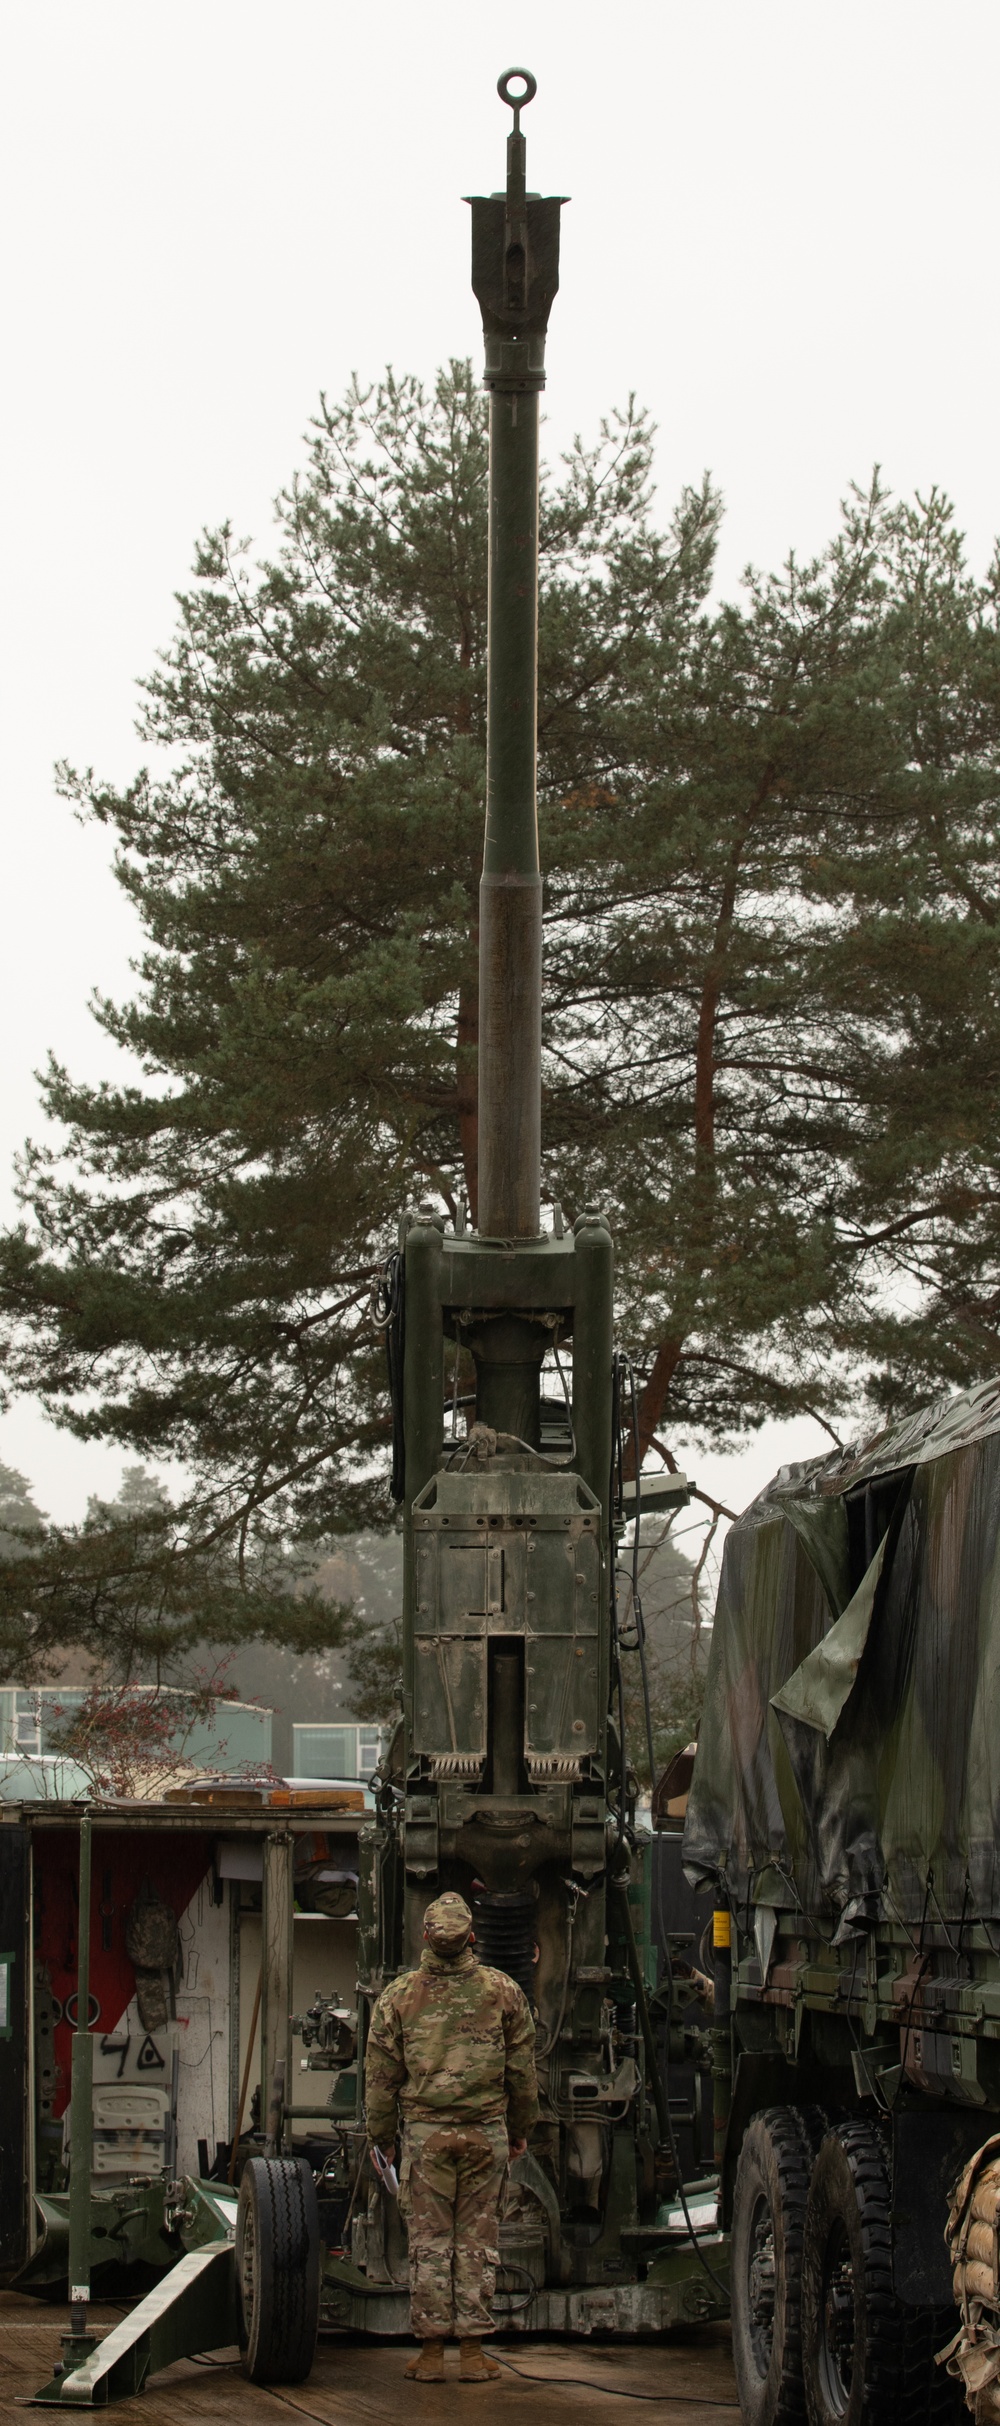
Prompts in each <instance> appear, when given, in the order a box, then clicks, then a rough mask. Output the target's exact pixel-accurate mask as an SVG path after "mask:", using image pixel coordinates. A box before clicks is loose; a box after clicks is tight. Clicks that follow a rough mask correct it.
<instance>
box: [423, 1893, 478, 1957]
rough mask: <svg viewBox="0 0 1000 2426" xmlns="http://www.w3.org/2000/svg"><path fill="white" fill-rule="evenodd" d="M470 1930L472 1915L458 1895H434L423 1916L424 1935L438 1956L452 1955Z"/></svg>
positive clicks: (461, 1944)
mask: <svg viewBox="0 0 1000 2426" xmlns="http://www.w3.org/2000/svg"><path fill="white" fill-rule="evenodd" d="M471 1929H472V1914H471V1912H470V1910H469V1907H468V1904H467V1903H465V1902H464V1901H463V1898H462V1897H461V1896H460V1895H453V1894H448V1895H436V1896H435V1898H434V1902H433V1903H432V1904H428V1906H427V1910H426V1912H425V1914H424V1935H425V1937H426V1938H427V1941H428V1944H429V1945H431V1946H433V1947H434V1948H435V1949H436V1951H437V1952H438V1953H439V1954H454V1952H455V1950H456V1948H457V1947H459V1946H464V1945H465V1942H466V1939H467V1938H468V1936H469V1934H470V1931H471Z"/></svg>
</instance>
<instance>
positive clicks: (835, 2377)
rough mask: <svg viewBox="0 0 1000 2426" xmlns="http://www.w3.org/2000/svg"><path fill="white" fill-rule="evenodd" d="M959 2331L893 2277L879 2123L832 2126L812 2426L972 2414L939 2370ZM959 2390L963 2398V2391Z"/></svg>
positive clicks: (809, 2328)
mask: <svg viewBox="0 0 1000 2426" xmlns="http://www.w3.org/2000/svg"><path fill="white" fill-rule="evenodd" d="M953 2329H954V2320H952V2323H951V2325H949V2323H948V2320H947V2317H946V2316H943V2315H942V2314H941V2313H940V2312H939V2311H935V2310H931V2309H924V2310H920V2309H913V2308H907V2307H906V2306H905V2305H904V2304H903V2302H902V2301H901V2300H898V2299H897V2298H896V2295H895V2292H894V2289H893V2278H892V2191H891V2185H890V2181H889V2171H888V2166H887V2163H886V2158H885V2155H884V2152H883V2149H882V2144H881V2141H880V2140H879V2138H878V2135H877V2133H876V2132H875V2131H874V2130H873V2129H872V2126H871V2124H870V2123H865V2122H847V2123H841V2124H839V2125H838V2128H837V2129H836V2130H835V2131H830V2132H828V2133H827V2136H826V2138H825V2140H824V2141H823V2145H822V2147H821V2149H820V2151H819V2155H818V2156H817V2159H816V2163H815V2165H814V2167H813V2176H812V2182H811V2184H810V2188H809V2202H808V2206H807V2209H806V2224H805V2247H804V2252H803V2264H802V2357H803V2373H804V2377H805V2390H806V2408H807V2412H808V2417H809V2426H886V2421H887V2420H889V2419H890V2418H891V2416H892V2414H893V2411H895V2414H896V2416H897V2417H898V2418H899V2419H900V2420H904V2419H905V2421H906V2426H934V2422H935V2421H940V2426H944V2421H945V2420H946V2419H950V2418H955V2419H957V2418H958V2417H960V2416H961V2415H962V2414H963V2410H962V2396H961V2389H960V2387H959V2386H957V2385H956V2384H954V2383H953V2382H952V2381H951V2379H950V2378H949V2377H948V2376H947V2375H946V2374H945V2371H944V2369H943V2367H935V2365H934V2352H935V2350H936V2349H937V2348H939V2347H940V2344H941V2343H942V2342H943V2341H945V2340H946V2339H947V2338H948V2337H949V2334H950V2332H951V2331H953ZM956 2396H957V2397H956Z"/></svg>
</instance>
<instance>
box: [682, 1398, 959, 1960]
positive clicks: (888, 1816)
mask: <svg viewBox="0 0 1000 2426" xmlns="http://www.w3.org/2000/svg"><path fill="white" fill-rule="evenodd" d="M998 1709H1000V1383H997V1382H989V1383H984V1384H982V1385H981V1386H980V1387H979V1388H978V1389H976V1390H972V1391H967V1392H965V1393H963V1394H962V1395H961V1396H960V1397H953V1398H947V1399H939V1400H937V1401H936V1402H935V1404H934V1405H933V1406H931V1407H928V1408H926V1409H925V1410H924V1411H923V1413H922V1414H920V1415H918V1416H914V1417H912V1418H910V1419H909V1420H908V1421H907V1422H906V1423H904V1424H900V1425H898V1426H897V1427H896V1428H895V1429H894V1430H893V1431H892V1432H890V1433H884V1434H882V1435H881V1436H880V1437H879V1438H878V1439H877V1440H876V1441H875V1442H873V1443H870V1444H868V1445H866V1446H865V1447H864V1448H863V1449H862V1450H860V1451H857V1452H854V1451H851V1452H841V1451H839V1450H838V1451H835V1452H834V1453H833V1455H832V1456H829V1457H826V1458H821V1459H816V1460H815V1461H814V1462H813V1463H811V1464H809V1465H803V1466H790V1467H786V1468H784V1469H783V1470H782V1472H781V1473H780V1474H779V1475H778V1476H777V1477H776V1479H775V1480H774V1482H772V1483H770V1484H769V1485H768V1488H767V1490H766V1491H764V1492H763V1493H762V1494H761V1497H760V1498H759V1499H757V1500H754V1501H753V1502H752V1504H751V1506H750V1507H749V1508H748V1509H747V1511H746V1513H745V1515H743V1516H742V1517H741V1518H740V1520H739V1522H738V1524H735V1525H734V1526H733V1529H732V1532H731V1533H730V1536H729V1539H728V1541H727V1543H726V1549H725V1556H724V1560H723V1567H722V1580H721V1584H720V1589H719V1600H718V1606H717V1610H716V1618H715V1627H714V1631H713V1636H712V1648H711V1654H710V1658H709V1667H708V1678H707V1687H706V1697H705V1711H704V1717H703V1720H702V1727H701V1735H700V1739H699V1746H698V1756H697V1760H696V1762H695V1768H694V1777H693V1781H692V1786H691V1793H690V1799H689V1802H688V1813H687V1823H686V1827H685V1831H684V1864H685V1869H686V1871H687V1874H688V1876H689V1878H691V1879H692V1880H693V1881H694V1880H705V1881H708V1880H713V1881H714V1880H717V1879H720V1878H721V1879H722V1880H723V1881H724V1882H725V1885H726V1887H727V1888H728V1891H729V1895H730V1898H731V1900H732V1902H733V1903H734V1904H735V1905H736V1907H737V1909H739V1908H740V1907H743V1908H746V1907H747V1906H748V1905H752V1904H753V1903H758V1902H760V1903H767V1904H770V1905H774V1906H776V1907H777V1908H778V1909H784V1910H786V1911H789V1912H794V1911H795V1910H796V1909H801V1910H803V1911H804V1912H807V1913H812V1912H817V1913H825V1914H826V1916H827V1917H828V1919H829V1922H830V1926H831V1934H833V1935H837V1934H840V1935H843V1936H848V1935H850V1934H851V1933H852V1931H853V1930H854V1929H855V1928H856V1927H858V1926H859V1925H860V1926H862V1927H863V1926H864V1925H865V1923H866V1922H868V1921H873V1920H875V1919H877V1918H879V1917H880V1916H882V1915H883V1914H884V1915H885V1916H886V1917H893V1916H895V1917H897V1918H902V1919H904V1920H906V1921H908V1922H909V1921H916V1922H918V1923H919V1921H920V1919H921V1917H922V1915H923V1913H924V1912H925V1909H926V1906H927V1901H928V1898H929V1897H930V1898H932V1902H933V1908H934V1909H935V1910H936V1911H937V1912H938V1913H939V1914H941V1915H943V1916H944V1917H945V1918H946V1919H949V1920H955V1921H956V1922H958V1921H961V1920H962V1919H965V1920H968V1921H971V1920H973V1919H977V1918H986V1919H990V1918H993V1919H997V1918H1000V1852H998V1846H1000V1724H998V1717H997V1713H998Z"/></svg>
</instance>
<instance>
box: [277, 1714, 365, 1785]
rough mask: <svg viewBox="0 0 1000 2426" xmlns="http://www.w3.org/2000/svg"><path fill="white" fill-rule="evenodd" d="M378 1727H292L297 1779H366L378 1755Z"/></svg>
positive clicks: (294, 1765)
mask: <svg viewBox="0 0 1000 2426" xmlns="http://www.w3.org/2000/svg"><path fill="white" fill-rule="evenodd" d="M379 1744H380V1737H379V1734H378V1729H377V1728H375V1727H294V1726H293V1728H292V1769H293V1773H294V1775H295V1776H296V1777H331V1778H332V1777H343V1778H362V1779H367V1778H369V1777H370V1776H371V1773H372V1770H373V1769H374V1767H375V1763H376V1761H377V1760H378V1756H379Z"/></svg>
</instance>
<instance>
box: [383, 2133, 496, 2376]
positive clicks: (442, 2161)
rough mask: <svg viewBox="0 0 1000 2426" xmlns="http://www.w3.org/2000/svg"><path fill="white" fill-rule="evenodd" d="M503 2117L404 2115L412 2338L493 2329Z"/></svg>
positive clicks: (403, 2199)
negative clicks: (452, 2119)
mask: <svg viewBox="0 0 1000 2426" xmlns="http://www.w3.org/2000/svg"><path fill="white" fill-rule="evenodd" d="M507 2162H508V2147H507V2129H506V2125H505V2124H504V2123H463V2124H459V2125H453V2126H451V2127H449V2128H447V2129H445V2128H442V2127H441V2126H440V2125H438V2124H437V2123H407V2125H406V2129H405V2131H404V2133H403V2161H402V2164H401V2166H400V2173H399V2211H400V2214H401V2215H402V2217H403V2220H404V2222H405V2224H406V2229H407V2233H408V2235H409V2243H410V2329H411V2331H412V2332H413V2333H415V2334H416V2336H417V2339H418V2341H421V2342H431V2341H447V2340H448V2338H449V2336H450V2335H452V2334H453V2335H454V2336H455V2338H456V2340H458V2341H462V2340H465V2339H467V2338H468V2337H470V2336H471V2335H473V2334H484V2333H492V2332H493V2331H494V2324H493V2318H492V2316H491V2314H490V2301H491V2299H492V2297H493V2286H494V2283H495V2281H496V2270H497V2267H498V2265H499V2263H500V2250H499V2224H500V2205H501V2201H502V2199H503V2194H504V2191H505V2189H506V2185H507Z"/></svg>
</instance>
